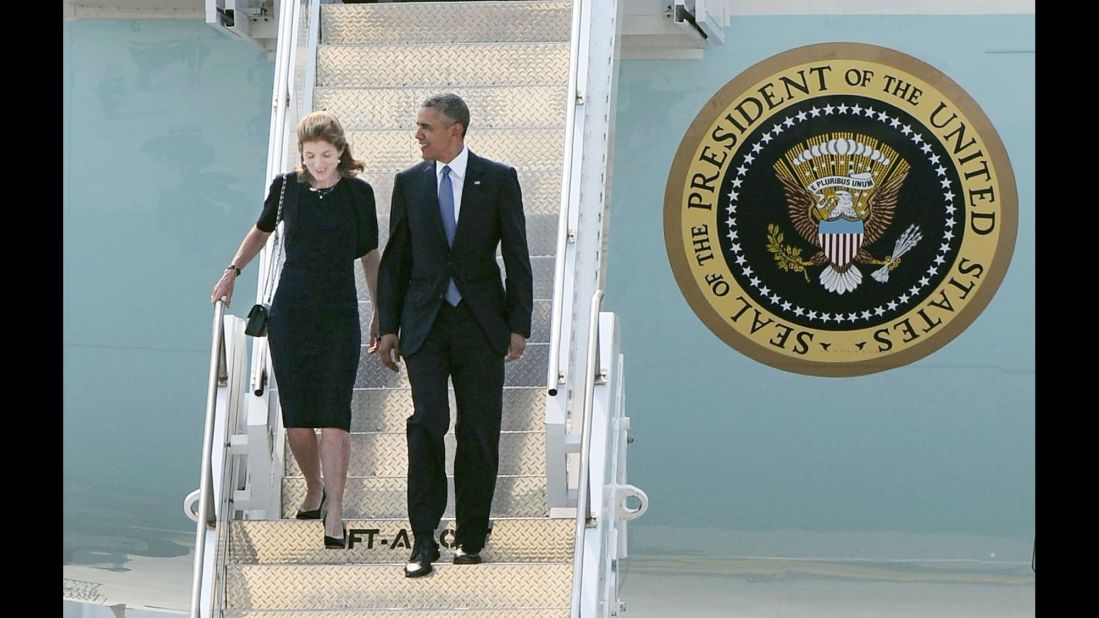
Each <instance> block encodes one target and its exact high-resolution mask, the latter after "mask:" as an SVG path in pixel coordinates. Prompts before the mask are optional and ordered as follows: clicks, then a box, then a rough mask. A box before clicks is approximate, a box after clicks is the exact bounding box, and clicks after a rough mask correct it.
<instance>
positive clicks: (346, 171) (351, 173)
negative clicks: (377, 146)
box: [297, 109, 366, 182]
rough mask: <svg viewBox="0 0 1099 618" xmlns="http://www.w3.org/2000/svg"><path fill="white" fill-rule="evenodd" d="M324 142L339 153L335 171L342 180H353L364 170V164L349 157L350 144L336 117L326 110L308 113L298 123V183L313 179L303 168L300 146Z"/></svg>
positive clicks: (303, 162)
mask: <svg viewBox="0 0 1099 618" xmlns="http://www.w3.org/2000/svg"><path fill="white" fill-rule="evenodd" d="M317 141H325V142H328V143H329V144H332V145H333V146H335V147H336V148H337V149H339V150H340V151H341V153H340V162H339V164H338V165H337V166H336V169H337V170H338V171H339V173H340V177H342V178H354V177H355V176H357V175H358V174H359V173H360V172H362V171H363V170H364V169H366V164H365V163H363V162H362V161H360V160H358V159H356V158H355V157H353V156H352V155H351V144H349V143H348V142H347V135H346V134H344V132H343V125H342V124H340V120H339V119H338V118H336V115H335V114H333V113H332V112H329V111H326V110H323V109H322V110H317V111H315V112H312V113H310V114H309V115H307V116H306V117H305V118H302V119H301V122H299V123H298V169H297V172H298V181H299V182H307V181H309V180H312V179H313V177H312V175H311V174H310V173H309V169H308V168H307V167H305V160H304V159H303V158H302V154H301V150H302V145H303V144H305V143H306V142H317Z"/></svg>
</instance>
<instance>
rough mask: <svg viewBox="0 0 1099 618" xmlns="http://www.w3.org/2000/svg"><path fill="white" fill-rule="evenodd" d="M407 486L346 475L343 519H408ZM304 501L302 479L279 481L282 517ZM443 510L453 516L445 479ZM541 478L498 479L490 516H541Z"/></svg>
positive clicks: (451, 483) (393, 480)
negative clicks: (280, 483) (444, 507)
mask: <svg viewBox="0 0 1099 618" xmlns="http://www.w3.org/2000/svg"><path fill="white" fill-rule="evenodd" d="M407 490H408V483H407V481H406V480H405V477H404V476H403V475H402V476H400V477H373V478H364V477H358V476H349V477H348V478H347V486H346V488H345V489H344V495H343V516H344V518H345V519H356V518H357V519H385V518H390V517H395V518H400V517H407V516H408V504H407V498H408V495H407ZM304 499H305V480H304V479H301V478H284V479H282V518H283V519H290V518H292V517H293V516H294V514H295V513H296V512H297V510H298V506H299V505H301V502H302V500H304ZM446 503H447V508H446V512H444V513H443V516H444V517H454V477H453V476H447V502H446ZM548 513H549V509H548V507H547V506H546V478H545V477H544V476H501V477H498V478H497V479H496V493H495V494H494V495H493V497H492V516H493V517H545V516H546V515H547V514H548Z"/></svg>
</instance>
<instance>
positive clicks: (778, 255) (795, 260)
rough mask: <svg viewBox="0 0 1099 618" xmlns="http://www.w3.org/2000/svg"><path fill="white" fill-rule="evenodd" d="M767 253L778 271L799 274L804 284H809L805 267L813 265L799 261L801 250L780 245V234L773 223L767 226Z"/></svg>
mask: <svg viewBox="0 0 1099 618" xmlns="http://www.w3.org/2000/svg"><path fill="white" fill-rule="evenodd" d="M767 251H769V252H771V255H772V256H774V258H775V263H776V264H778V267H779V268H780V269H782V270H785V271H789V272H796V273H801V274H802V276H803V277H805V282H806V283H809V273H808V272H807V271H806V270H805V267H806V266H812V265H813V263H812V262H807V261H805V260H803V259H801V249H798V248H797V247H790V246H788V245H787V246H784V245H783V244H782V232H780V231H779V229H778V226H777V225H775V224H774V223H771V224H769V225H768V226H767Z"/></svg>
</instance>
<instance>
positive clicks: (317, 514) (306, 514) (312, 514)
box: [295, 489, 328, 519]
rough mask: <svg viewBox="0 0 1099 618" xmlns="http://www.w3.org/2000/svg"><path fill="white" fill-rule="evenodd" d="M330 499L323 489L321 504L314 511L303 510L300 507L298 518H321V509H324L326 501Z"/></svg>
mask: <svg viewBox="0 0 1099 618" xmlns="http://www.w3.org/2000/svg"><path fill="white" fill-rule="evenodd" d="M327 500H328V495H327V494H326V493H324V490H323V489H322V490H321V504H320V506H318V507H317V508H315V509H313V510H312V511H303V510H301V509H298V514H297V515H296V516H295V517H296V518H297V519H320V518H321V511H322V510H323V509H324V503H325V502H326V501H327Z"/></svg>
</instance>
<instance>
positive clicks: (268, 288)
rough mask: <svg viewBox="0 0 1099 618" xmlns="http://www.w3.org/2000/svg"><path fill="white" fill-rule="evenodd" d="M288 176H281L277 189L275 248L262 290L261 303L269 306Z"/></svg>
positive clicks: (276, 266) (277, 260)
mask: <svg viewBox="0 0 1099 618" xmlns="http://www.w3.org/2000/svg"><path fill="white" fill-rule="evenodd" d="M288 176H289V174H283V175H282V186H281V187H279V210H278V213H277V214H276V215H275V230H274V232H275V247H274V249H272V254H273V258H272V261H271V262H270V264H269V265H268V267H267V285H266V286H264V288H263V299H264V300H263V302H264V303H268V304H270V302H271V298H272V297H273V296H274V290H273V288H274V287H275V270H276V269H277V268H278V266H279V260H280V258H281V257H282V234H281V233H279V223H280V222H281V221H282V202H283V198H284V197H286V183H287V181H288Z"/></svg>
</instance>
